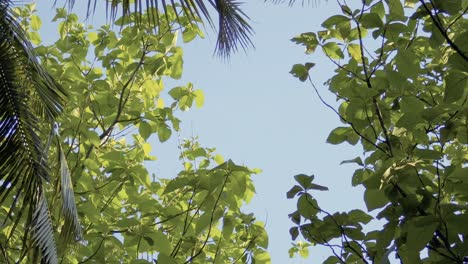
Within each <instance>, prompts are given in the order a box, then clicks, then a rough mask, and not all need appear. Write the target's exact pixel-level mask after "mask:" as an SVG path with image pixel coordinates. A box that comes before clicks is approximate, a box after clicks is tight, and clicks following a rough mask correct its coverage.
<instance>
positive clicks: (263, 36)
mask: <svg viewBox="0 0 468 264" xmlns="http://www.w3.org/2000/svg"><path fill="white" fill-rule="evenodd" d="M37 2H38V6H37V8H38V10H39V15H40V17H41V18H42V20H43V27H44V28H45V30H43V32H42V33H43V36H42V38H43V40H44V41H46V42H47V40H49V41H53V40H55V38H56V33H55V29H56V27H47V26H46V25H47V23H48V22H49V21H48V18H52V17H53V15H54V14H51V10H53V9H52V8H51V4H50V1H37ZM83 2H85V1H83ZM297 2H298V3H297V4H296V5H294V6H293V7H288V6H287V5H286V4H282V5H273V4H266V3H264V1H263V0H255V1H248V2H247V3H246V4H244V5H243V6H242V7H243V8H244V11H245V12H246V13H247V14H248V15H249V16H250V18H251V20H252V21H251V25H252V27H253V28H254V30H255V35H254V36H253V42H254V44H255V49H249V50H247V52H246V53H242V52H239V53H237V54H234V55H233V56H232V57H231V58H230V60H229V61H225V60H222V59H219V58H217V57H215V56H213V51H214V48H215V42H216V33H215V32H213V31H212V30H211V29H209V28H207V29H206V38H205V39H197V40H195V41H193V42H191V43H189V44H183V45H182V47H183V49H184V74H183V76H182V79H181V80H177V81H174V80H168V81H167V82H166V84H165V85H166V89H167V90H166V91H168V90H169V89H170V88H172V87H174V86H177V85H184V84H186V83H187V82H192V83H193V84H194V85H195V88H197V89H202V90H203V92H204V95H205V104H204V106H203V107H202V108H201V109H195V108H194V109H191V110H190V111H188V112H183V113H179V115H178V116H179V118H181V119H182V132H181V138H190V137H192V136H197V137H198V138H199V142H200V143H201V144H202V146H204V147H215V148H216V150H217V152H218V153H220V154H221V155H223V156H224V158H225V159H232V160H233V161H234V162H235V163H238V164H242V165H246V166H248V167H251V168H260V169H262V171H263V172H262V173H261V174H258V175H255V176H254V177H253V179H254V184H255V187H256V190H257V194H256V196H255V197H254V199H253V201H252V202H251V203H250V204H249V205H248V206H246V207H245V211H246V212H254V213H255V215H256V217H257V219H258V220H260V221H263V222H265V223H266V229H267V231H268V233H269V237H270V242H269V249H268V251H269V252H270V255H271V258H272V263H273V264H276V263H293V264H294V263H321V262H322V261H323V260H324V259H325V258H326V257H328V256H329V254H330V253H329V251H327V250H326V249H323V248H312V249H311V250H310V255H309V258H308V259H307V260H304V259H301V258H299V257H298V258H294V259H290V258H289V256H288V249H289V248H290V246H291V242H292V241H291V238H290V235H289V228H290V227H292V222H291V221H290V220H289V219H288V214H289V213H291V212H293V211H294V210H295V203H296V201H295V200H287V199H286V192H287V191H288V190H289V189H290V188H291V187H292V186H293V185H294V184H295V182H294V178H293V176H294V175H296V174H301V173H304V174H308V175H310V174H314V175H315V176H316V177H315V183H317V184H321V185H325V186H327V187H328V188H329V189H330V190H329V191H328V192H320V193H317V194H315V193H314V194H313V195H314V196H315V197H316V198H317V199H318V202H319V205H320V206H321V207H322V208H324V209H325V210H327V211H330V212H334V211H345V210H346V211H347V210H351V209H353V208H361V209H364V204H363V202H362V189H359V188H352V187H351V177H352V174H353V172H354V170H355V169H356V167H353V166H352V165H340V162H341V161H342V160H347V159H353V158H355V157H356V156H358V155H360V154H362V152H361V148H360V147H359V145H357V146H354V147H353V146H350V145H346V144H343V145H338V146H335V145H330V144H327V143H326V142H325V141H326V138H327V136H328V134H329V133H330V131H331V130H332V129H333V128H335V127H337V126H341V125H343V124H342V123H341V122H340V121H339V118H338V117H337V116H336V115H335V114H334V113H333V112H332V111H331V110H329V109H328V108H326V107H325V106H324V105H323V104H322V103H321V102H320V101H319V99H318V97H317V96H316V95H315V92H314V91H313V88H312V87H311V85H310V84H308V83H302V82H300V81H299V80H298V79H296V78H294V77H293V76H292V75H290V74H289V73H288V72H289V71H290V69H291V67H292V65H293V64H296V63H305V62H315V63H316V64H317V65H316V66H315V68H313V69H312V71H311V76H312V79H313V81H314V83H315V85H316V86H317V88H318V89H319V91H320V92H321V94H322V96H323V97H324V99H325V100H326V101H327V102H328V103H331V104H332V105H335V106H336V103H335V98H334V96H333V95H332V94H331V93H330V92H329V91H328V90H327V87H326V86H324V85H322V84H323V83H324V82H325V81H326V80H327V79H328V78H330V77H331V76H333V71H334V67H333V65H332V64H331V63H330V62H329V61H328V59H327V58H325V57H324V56H322V55H319V54H317V55H306V54H305V53H304V47H302V46H298V45H296V44H294V43H293V42H291V41H290V39H291V38H292V37H294V36H296V35H298V34H300V33H302V32H309V31H317V30H320V24H321V23H322V22H323V21H324V20H325V19H326V18H327V17H329V16H332V15H334V14H337V13H338V12H339V7H338V6H337V4H336V2H334V1H310V2H318V3H317V4H316V5H312V4H310V5H304V6H302V5H301V4H300V2H301V1H297ZM306 2H307V1H306ZM97 13H98V14H99V12H97ZM98 20H99V18H93V19H91V20H89V21H87V22H86V23H97V22H96V21H98ZM179 39H180V38H179ZM151 143H152V145H153V154H154V155H155V156H157V158H158V160H157V161H156V162H154V163H152V164H149V165H148V169H149V170H150V171H151V172H154V173H156V175H157V176H158V177H162V178H170V177H173V176H174V175H176V174H177V172H178V171H180V162H179V161H178V156H179V150H178V148H177V145H178V139H177V137H176V136H173V137H172V138H171V139H170V140H169V141H168V142H165V143H163V144H161V143H159V142H157V139H156V138H153V139H152V140H151Z"/></svg>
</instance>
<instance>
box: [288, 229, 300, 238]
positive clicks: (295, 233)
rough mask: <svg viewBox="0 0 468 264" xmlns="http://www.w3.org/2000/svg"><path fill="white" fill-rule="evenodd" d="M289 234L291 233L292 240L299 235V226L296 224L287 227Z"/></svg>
mask: <svg viewBox="0 0 468 264" xmlns="http://www.w3.org/2000/svg"><path fill="white" fill-rule="evenodd" d="M289 234H290V235H291V239H292V240H296V238H297V236H299V228H298V227H297V226H295V227H291V228H290V229H289Z"/></svg>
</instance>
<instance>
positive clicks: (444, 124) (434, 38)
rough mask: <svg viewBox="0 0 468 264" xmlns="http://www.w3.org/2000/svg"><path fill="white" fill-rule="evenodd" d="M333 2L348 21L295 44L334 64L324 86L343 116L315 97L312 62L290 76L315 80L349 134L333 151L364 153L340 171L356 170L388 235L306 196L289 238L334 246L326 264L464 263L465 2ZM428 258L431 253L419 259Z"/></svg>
mask: <svg viewBox="0 0 468 264" xmlns="http://www.w3.org/2000/svg"><path fill="white" fill-rule="evenodd" d="M338 2H339V4H340V5H341V14H337V15H334V16H332V17H330V18H328V19H327V20H325V21H324V22H323V23H322V27H323V30H321V31H318V32H308V33H303V34H301V35H299V36H297V37H295V38H293V41H294V42H296V43H297V44H300V45H303V46H305V47H306V53H308V54H310V53H314V52H316V51H318V50H320V51H322V52H323V53H324V54H325V55H326V56H327V57H328V58H329V59H330V61H331V62H332V63H334V65H335V66H336V70H335V75H334V76H332V77H331V78H330V79H329V80H328V81H327V82H326V85H327V86H328V87H329V90H330V92H332V93H333V94H335V95H336V98H337V101H338V103H339V107H338V108H337V109H335V108H333V107H332V106H331V105H330V104H328V103H326V102H325V101H324V100H323V98H322V97H321V92H320V91H319V90H318V89H317V88H316V87H315V85H314V83H313V75H310V73H309V70H311V69H312V68H311V67H310V66H311V65H314V64H313V63H307V64H305V65H301V64H299V65H295V66H293V69H292V71H291V73H292V74H293V75H295V76H296V77H298V78H299V79H300V80H301V81H309V82H310V83H311V85H312V86H313V88H314V89H315V91H316V92H317V94H318V96H319V99H320V100H321V101H322V102H323V103H324V104H325V105H326V106H327V107H328V108H330V109H331V110H332V111H334V112H335V113H336V114H337V116H338V117H339V118H340V121H342V123H343V124H344V125H343V126H341V127H338V128H335V129H334V130H333V131H331V133H330V135H329V136H328V138H327V142H329V143H331V144H341V143H343V142H347V143H349V144H352V145H356V144H359V145H360V146H362V149H363V151H364V153H363V155H362V156H361V157H356V158H355V159H352V160H349V161H344V163H355V164H357V165H358V166H359V167H360V168H359V169H357V170H355V172H354V174H353V176H352V185H353V186H358V185H360V186H363V187H364V190H365V191H364V202H365V204H366V206H367V209H368V211H374V212H373V214H374V216H375V218H377V219H380V220H381V223H383V227H382V229H375V230H370V231H368V232H363V231H362V227H361V226H363V225H366V224H367V223H368V222H369V221H370V219H373V217H371V216H369V215H367V214H366V213H364V212H361V211H356V210H352V211H350V212H348V213H328V212H326V211H324V210H322V209H320V207H319V206H318V203H317V201H316V200H315V199H314V198H313V197H312V195H309V194H308V193H307V192H305V191H304V192H302V193H301V195H299V199H298V210H297V211H296V212H294V213H293V214H291V215H290V217H291V220H292V221H293V222H294V223H295V225H296V226H295V227H293V228H292V229H291V235H292V238H293V239H296V237H298V236H299V235H302V237H303V238H304V239H305V240H306V241H308V242H309V243H310V244H313V245H323V246H326V247H328V248H329V249H330V250H331V252H332V256H330V258H328V259H327V260H326V261H325V263H350V262H353V263H374V262H378V263H388V261H389V260H388V259H389V255H395V257H396V258H399V259H400V260H401V261H402V263H463V261H465V260H466V256H468V243H466V236H467V235H468V233H467V230H466V228H465V227H464V226H466V222H465V221H466V220H467V211H466V209H467V205H468V200H467V195H466V193H467V192H468V189H467V186H468V185H466V183H468V179H467V178H466V177H467V175H468V174H467V172H468V171H467V169H466V164H467V163H466V162H467V160H468V156H467V154H466V153H468V148H467V144H468V132H467V130H468V124H467V121H468V106H467V100H468V70H467V69H468V68H467V65H468V59H467V57H466V56H467V51H468V45H467V43H466V41H464V39H465V38H466V36H467V33H468V31H467V28H468V27H467V26H468V24H467V20H466V11H467V7H468V6H467V2H466V1H462V0H460V1H458V0H457V1H423V0H421V1H416V0H412V1H411V0H406V1H400V0H386V1H375V0H368V1H362V3H361V4H358V3H353V5H351V4H349V5H348V4H346V3H343V2H341V1H338ZM289 198H292V196H291V195H289ZM320 214H325V217H323V218H320V217H319V215H320ZM352 214H353V215H354V216H351V215H352ZM357 215H358V216H357ZM299 250H300V249H299V248H298V247H296V248H295V249H294V248H293V249H292V252H299ZM423 250H427V252H428V254H427V255H423V254H420V252H422V251H423Z"/></svg>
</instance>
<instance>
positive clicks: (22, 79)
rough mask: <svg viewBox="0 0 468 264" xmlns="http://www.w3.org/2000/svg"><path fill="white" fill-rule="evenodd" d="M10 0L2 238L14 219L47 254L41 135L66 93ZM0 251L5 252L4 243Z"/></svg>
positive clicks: (4, 31) (1, 62) (1, 21)
mask: <svg viewBox="0 0 468 264" xmlns="http://www.w3.org/2000/svg"><path fill="white" fill-rule="evenodd" d="M11 5H12V1H0V204H1V205H2V207H1V209H0V211H1V213H0V214H1V215H2V218H3V219H2V224H1V225H2V230H3V232H2V234H1V235H0V240H1V241H5V240H8V239H10V238H12V237H14V236H17V227H18V225H23V226H27V231H28V232H26V235H30V238H31V241H32V242H33V243H34V245H32V246H33V247H34V249H35V250H40V251H42V252H44V256H45V258H47V259H49V260H50V259H54V258H55V251H54V250H50V249H52V248H53V247H51V245H52V246H53V245H54V241H53V236H52V234H51V230H52V226H51V222H50V217H49V215H48V214H47V212H48V204H47V201H46V200H45V196H44V195H45V194H44V184H45V183H46V182H47V181H49V180H50V170H49V169H50V168H49V167H48V165H47V162H46V161H45V157H46V155H44V154H45V153H46V150H47V146H46V145H44V142H43V140H42V139H43V138H44V136H45V137H47V135H48V134H49V131H50V130H51V127H52V123H53V122H54V120H55V119H56V118H57V116H58V115H60V114H61V112H62V110H63V104H64V101H65V100H64V97H65V96H64V91H63V90H62V89H61V87H60V86H59V85H58V84H57V83H56V82H55V81H54V80H53V78H52V77H51V76H50V75H49V74H48V73H47V71H46V70H45V69H44V67H43V66H42V65H41V64H40V63H39V62H38V60H37V58H36V54H35V52H34V49H33V47H32V46H31V44H30V42H29V41H28V40H27V33H26V32H25V31H24V30H23V28H22V27H21V25H19V23H18V21H17V20H16V14H15V13H14V12H13V11H12V8H11ZM65 218H66V219H68V216H67V215H65ZM6 221H8V222H10V223H9V224H8V225H6V224H5V222H6ZM0 254H1V255H3V256H6V255H7V254H8V251H7V250H6V248H4V247H3V246H2V245H0Z"/></svg>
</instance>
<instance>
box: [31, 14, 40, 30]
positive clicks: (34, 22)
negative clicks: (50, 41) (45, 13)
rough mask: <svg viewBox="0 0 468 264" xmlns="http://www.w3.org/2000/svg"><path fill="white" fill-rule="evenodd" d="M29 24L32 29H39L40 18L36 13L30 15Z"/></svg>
mask: <svg viewBox="0 0 468 264" xmlns="http://www.w3.org/2000/svg"><path fill="white" fill-rule="evenodd" d="M30 25H31V29H32V30H34V31H37V30H39V29H40V28H41V26H42V21H41V18H40V17H38V16H36V15H32V16H31V22H30Z"/></svg>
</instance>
